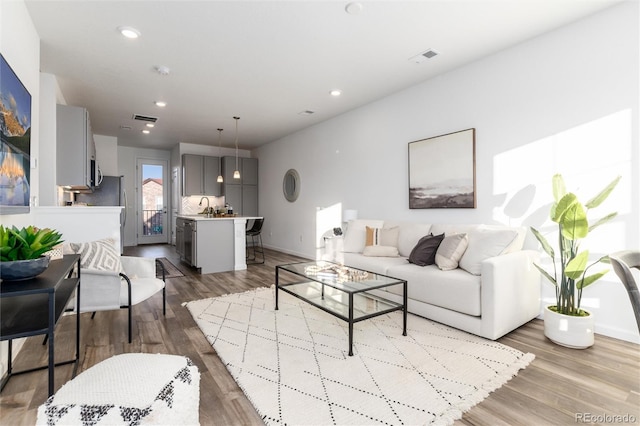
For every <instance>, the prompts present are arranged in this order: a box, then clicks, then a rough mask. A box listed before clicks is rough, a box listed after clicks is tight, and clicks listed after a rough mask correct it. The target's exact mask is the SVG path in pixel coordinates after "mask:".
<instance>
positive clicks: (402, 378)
mask: <svg viewBox="0 0 640 426" xmlns="http://www.w3.org/2000/svg"><path fill="white" fill-rule="evenodd" d="M279 300H280V303H279V308H280V309H279V310H278V311H276V310H275V309H274V288H273V287H272V288H270V289H268V288H261V289H257V290H254V291H249V292H246V293H238V294H229V295H226V296H221V297H215V298H211V299H204V300H198V301H194V302H190V303H188V304H187V307H188V309H189V311H190V312H191V315H192V316H193V318H194V319H195V321H196V323H197V324H198V326H199V327H200V329H201V330H202V332H203V333H204V335H205V336H206V337H207V339H208V340H209V342H210V343H211V344H212V345H213V348H214V349H215V351H216V352H217V353H218V355H219V356H220V358H221V359H222V361H223V362H224V363H225V364H226V366H227V369H228V370H229V372H230V373H231V375H232V376H233V377H234V379H235V380H236V382H237V383H238V385H239V386H240V388H242V390H243V391H244V393H245V394H246V395H247V397H248V398H249V400H250V401H251V402H252V404H253V405H254V406H255V408H256V410H257V411H258V413H259V414H260V415H261V416H262V418H263V420H264V422H265V423H266V424H267V425H332V424H333V425H372V424H388V425H401V424H405V425H419V424H434V425H439V424H451V423H453V421H454V420H455V419H458V418H460V417H461V416H462V413H463V412H464V411H467V410H469V409H470V408H471V407H473V406H474V405H476V404H477V403H479V402H481V401H482V400H483V399H484V398H486V397H487V396H488V394H489V392H492V391H494V390H496V389H497V388H499V387H500V386H502V385H503V384H504V383H506V382H507V381H508V380H509V379H511V378H512V377H513V376H515V375H516V374H517V373H518V370H520V369H523V368H525V367H526V366H527V365H528V364H529V363H530V362H531V361H532V360H533V358H534V356H533V354H525V353H522V352H520V351H518V350H515V349H513V348H510V347H508V346H505V345H503V344H500V343H497V342H493V341H490V340H486V339H483V338H480V337H477V336H474V335H471V334H467V333H465V332H462V331H459V330H456V329H453V328H450V327H447V326H444V325H442V324H439V323H435V322H432V321H429V320H426V319H424V318H421V317H417V316H414V315H409V318H408V324H407V336H402V314H401V313H400V312H393V313H391V314H387V315H383V316H380V317H376V318H372V319H368V320H365V321H361V322H359V323H356V324H355V326H354V356H352V357H350V356H348V326H347V323H346V322H344V321H342V320H340V319H338V318H335V317H333V316H332V315H329V314H327V313H325V312H323V311H321V310H320V309H317V308H315V307H313V306H311V305H309V304H308V303H306V302H304V301H301V300H299V299H297V298H294V297H292V296H290V295H288V294H286V293H284V292H279Z"/></svg>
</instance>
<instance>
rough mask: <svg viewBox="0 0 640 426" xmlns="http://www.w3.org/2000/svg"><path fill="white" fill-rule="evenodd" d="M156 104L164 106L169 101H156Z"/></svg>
mask: <svg viewBox="0 0 640 426" xmlns="http://www.w3.org/2000/svg"><path fill="white" fill-rule="evenodd" d="M155 104H156V106H158V107H160V108H164V107H166V106H167V103H166V102H163V101H156V102H155Z"/></svg>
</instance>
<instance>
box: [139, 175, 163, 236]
mask: <svg viewBox="0 0 640 426" xmlns="http://www.w3.org/2000/svg"><path fill="white" fill-rule="evenodd" d="M162 176H163V170H162V166H159V165H153V164H143V165H142V234H143V235H145V236H151V235H162V234H163V233H164V230H163V224H164V217H163V215H164V205H165V204H164V188H163V182H162Z"/></svg>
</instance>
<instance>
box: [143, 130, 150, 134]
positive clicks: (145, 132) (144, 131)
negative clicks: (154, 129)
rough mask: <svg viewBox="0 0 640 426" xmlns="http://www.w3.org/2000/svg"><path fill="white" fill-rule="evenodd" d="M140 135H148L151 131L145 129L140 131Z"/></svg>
mask: <svg viewBox="0 0 640 426" xmlns="http://www.w3.org/2000/svg"><path fill="white" fill-rule="evenodd" d="M142 133H144V134H145V135H148V134H149V133H151V131H149V130H147V129H144V130H143V131H142Z"/></svg>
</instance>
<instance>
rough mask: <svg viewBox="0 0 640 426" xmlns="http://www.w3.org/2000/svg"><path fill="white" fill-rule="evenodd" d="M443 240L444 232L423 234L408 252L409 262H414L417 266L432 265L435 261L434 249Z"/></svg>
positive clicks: (436, 248)
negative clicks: (409, 252)
mask: <svg viewBox="0 0 640 426" xmlns="http://www.w3.org/2000/svg"><path fill="white" fill-rule="evenodd" d="M442 240H444V233H443V234H440V235H433V234H429V235H425V236H424V237H422V238H420V241H418V244H416V246H415V247H414V248H413V250H411V254H409V263H414V264H416V265H418V266H427V265H433V264H434V263H436V251H438V246H439V245H440V243H441V242H442Z"/></svg>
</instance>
